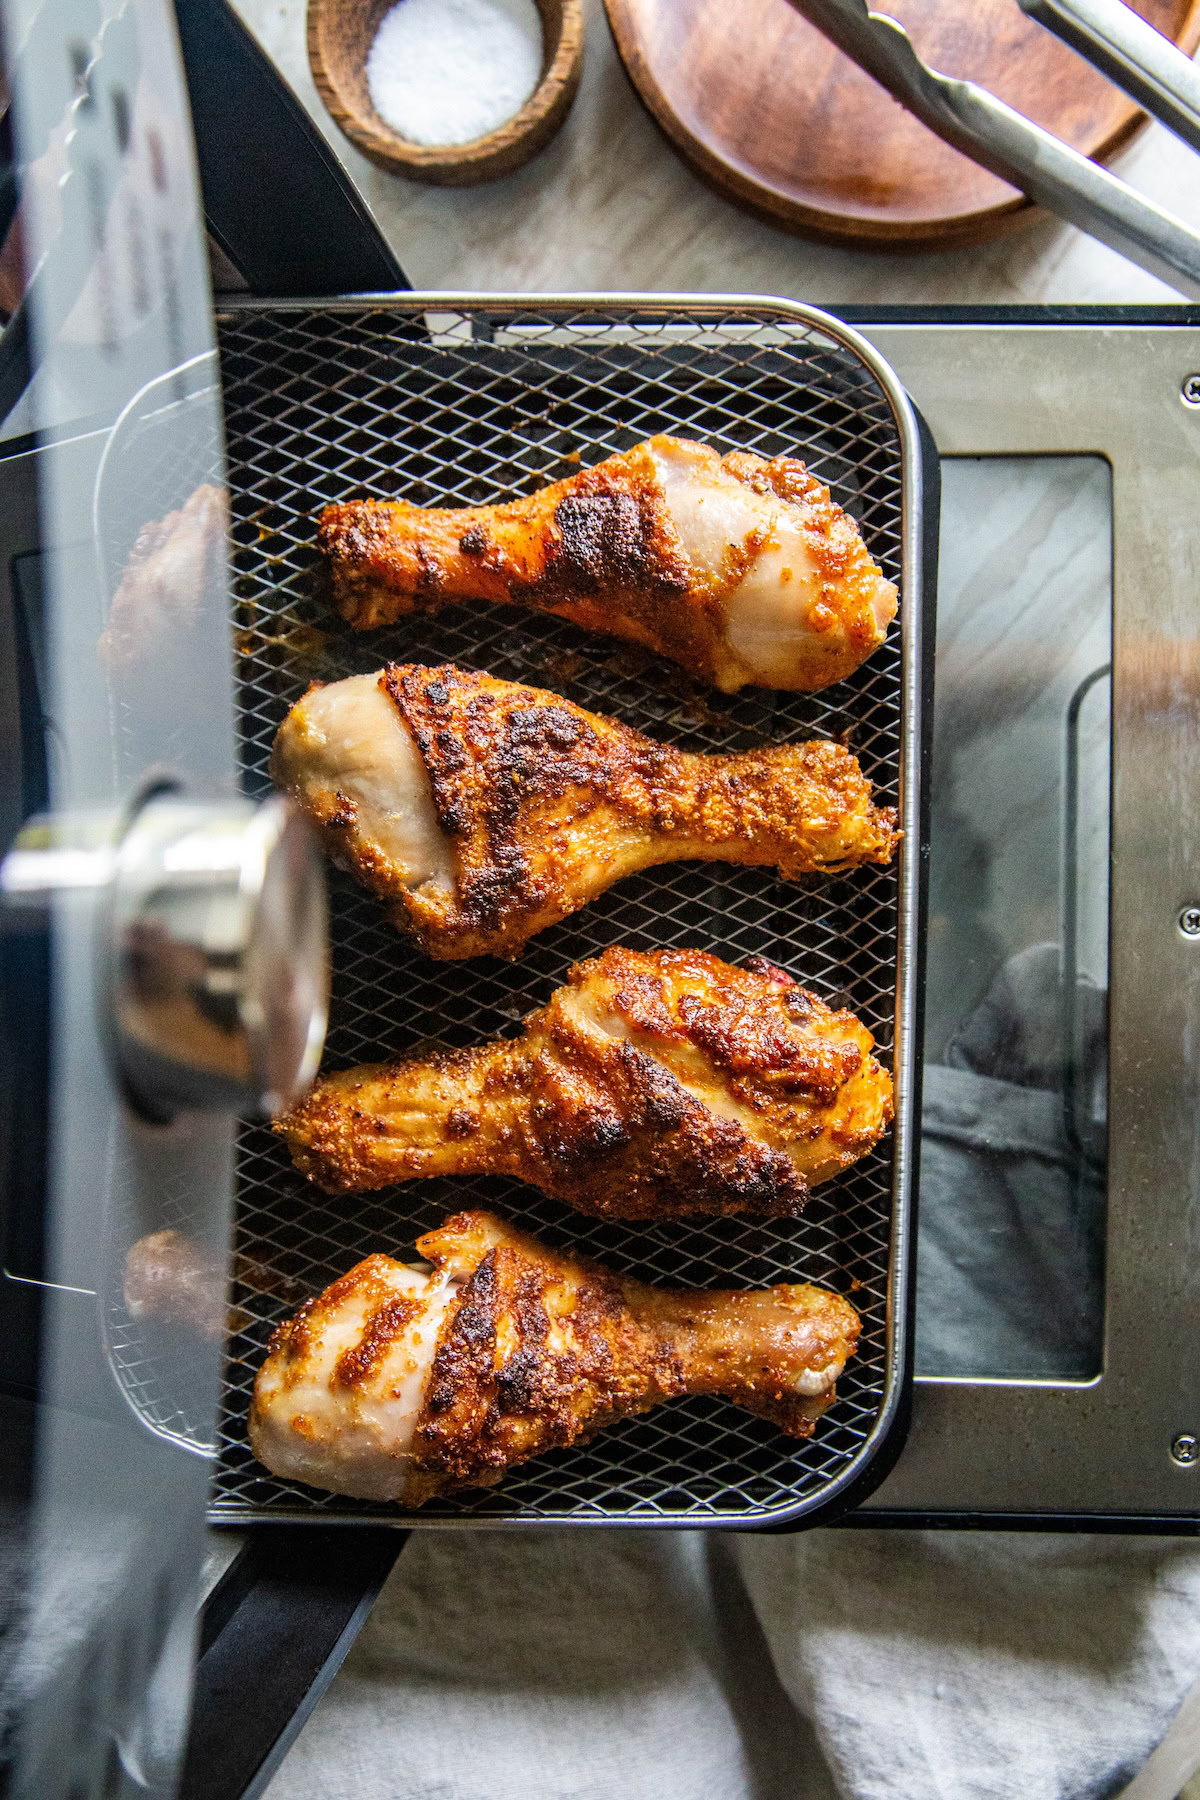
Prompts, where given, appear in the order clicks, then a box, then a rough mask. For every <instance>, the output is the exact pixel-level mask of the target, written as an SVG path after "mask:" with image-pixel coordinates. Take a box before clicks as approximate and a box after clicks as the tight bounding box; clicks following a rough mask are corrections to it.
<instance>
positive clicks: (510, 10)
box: [367, 0, 542, 144]
mask: <svg viewBox="0 0 1200 1800" xmlns="http://www.w3.org/2000/svg"><path fill="white" fill-rule="evenodd" d="M541 73H542V21H541V18H540V16H539V14H538V10H537V7H536V6H535V5H534V3H533V0H397V4H396V5H395V6H393V7H392V8H391V10H390V11H389V12H387V13H385V14H384V17H383V20H382V21H381V23H380V26H379V29H378V30H377V32H376V33H375V41H374V43H373V44H372V45H371V49H370V53H369V55H368V57H367V90H368V92H369V93H370V96H371V103H372V105H373V106H374V108H375V111H376V112H377V113H378V114H379V117H380V118H381V119H382V120H383V122H384V124H385V125H390V126H391V127H392V130H393V131H397V132H399V134H400V136H401V137H402V138H407V140H408V141H409V143H412V144H469V143H472V142H474V141H475V139H477V138H481V137H486V136H488V134H489V133H490V132H493V131H495V130H496V129H497V127H498V126H500V125H503V124H504V123H505V122H506V120H508V119H511V118H512V117H513V116H514V115H515V114H516V113H519V112H520V110H521V108H522V107H523V106H524V105H525V102H526V101H527V100H528V99H529V98H530V96H531V94H532V93H533V91H534V89H535V88H536V87H537V84H538V81H539V80H540V78H541Z"/></svg>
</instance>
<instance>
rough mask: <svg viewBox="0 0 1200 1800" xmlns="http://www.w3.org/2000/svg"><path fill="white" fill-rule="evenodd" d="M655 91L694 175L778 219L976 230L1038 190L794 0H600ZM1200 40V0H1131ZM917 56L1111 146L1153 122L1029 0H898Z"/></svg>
mask: <svg viewBox="0 0 1200 1800" xmlns="http://www.w3.org/2000/svg"><path fill="white" fill-rule="evenodd" d="M604 4H605V7H606V10H607V12H608V21H609V24H610V26H611V27H612V33H613V37H614V38H615V39H616V43H617V49H618V50H619V51H620V54H621V58H622V60H623V62H624V64H625V67H626V69H627V71H628V73H629V76H630V78H631V80H632V81H633V84H634V86H635V88H636V89H637V91H638V94H639V95H640V97H641V99H642V101H643V102H644V104H645V105H646V106H647V108H648V109H649V111H650V112H651V114H652V115H653V117H654V118H655V119H656V120H657V122H658V124H659V125H660V126H661V127H662V129H663V131H665V132H666V134H667V136H668V137H669V138H670V140H671V142H672V143H673V144H674V145H675V146H676V148H677V149H678V150H679V151H681V152H682V154H683V156H684V159H685V160H686V161H687V162H688V163H690V164H691V166H692V168H693V169H695V171H696V172H697V174H699V175H700V176H702V177H703V178H704V180H706V181H707V182H708V183H709V184H710V185H711V186H713V187H715V188H716V189H717V190H718V192H719V193H721V194H723V195H724V196H725V197H726V198H727V199H729V200H734V201H736V202H737V203H738V204H739V205H740V206H744V207H747V208H749V209H750V210H751V211H753V212H756V213H758V214H760V215H762V216H764V217H766V218H767V219H769V220H770V221H771V222H772V223H773V224H776V225H782V226H784V227H785V228H787V229H789V230H792V231H798V232H801V233H803V234H804V235H805V236H806V237H814V238H818V239H821V240H823V241H825V242H830V243H845V242H846V241H847V240H850V241H852V242H854V243H857V244H861V245H863V246H868V245H870V246H874V247H877V248H885V249H894V250H918V249H930V250H934V249H946V248H949V247H952V246H953V245H956V244H976V243H981V242H982V241H983V240H984V239H986V238H989V237H993V236H995V235H996V234H997V233H998V232H1001V231H1004V230H1007V229H1010V228H1011V227H1012V226H1013V225H1015V224H1020V223H1021V222H1022V221H1023V220H1025V219H1028V218H1030V217H1031V216H1035V213H1034V208H1033V207H1032V205H1031V203H1030V202H1029V201H1028V200H1027V199H1026V198H1025V197H1024V195H1023V194H1020V193H1018V192H1017V191H1016V189H1015V188H1011V187H1009V186H1008V185H1007V183H1005V182H1003V181H1001V180H999V179H998V177H997V176H995V175H990V174H989V173H988V172H987V171H986V170H985V169H981V168H979V167H978V166H977V165H976V164H975V163H973V162H971V161H970V160H969V159H968V158H967V157H965V156H962V155H960V153H959V152H958V151H957V150H952V149H951V148H950V146H949V145H948V144H944V143H942V141H941V139H940V138H937V137H935V136H934V135H933V133H932V132H930V131H928V130H927V129H926V128H925V126H924V125H922V124H920V123H919V121H918V120H916V119H914V118H913V117H912V115H911V114H910V113H906V112H905V111H904V109H903V107H902V106H900V105H899V103H898V102H897V101H895V100H893V99H892V97H891V95H890V94H886V93H885V92H884V90H883V89H882V88H881V87H879V86H878V85H877V83H876V82H874V81H872V80H871V78H870V76H869V75H864V74H863V73H862V72H861V70H860V69H858V68H857V67H856V66H855V64H853V63H852V62H850V61H849V59H848V58H847V57H845V56H843V55H842V53H841V52H840V51H839V50H835V49H834V47H833V45H832V44H830V43H829V41H828V39H827V38H824V37H822V35H821V33H820V32H819V31H817V29H816V28H815V26H812V25H810V24H809V23H808V21H807V20H806V19H803V18H802V17H801V16H800V14H799V13H798V12H797V11H796V10H795V9H794V8H793V7H792V6H791V5H790V4H789V0H735V3H734V4H732V5H731V4H730V0H604ZM1134 9H1135V11H1137V12H1139V13H1141V14H1142V16H1143V18H1146V19H1148V20H1149V21H1150V22H1151V24H1153V25H1155V26H1157V27H1158V29H1159V30H1160V31H1162V32H1164V33H1166V34H1167V35H1168V36H1170V37H1172V38H1174V40H1175V42H1176V43H1178V44H1179V45H1180V46H1181V47H1182V48H1183V49H1184V50H1186V51H1187V52H1188V54H1189V55H1190V54H1191V53H1192V51H1194V50H1195V48H1196V46H1197V43H1200V0H1135V8H1134ZM884 10H886V11H888V12H890V13H891V14H892V15H893V17H895V18H897V19H899V20H900V21H901V23H902V24H903V25H904V26H905V27H906V28H907V30H908V31H909V32H910V34H911V36H912V39H913V42H914V43H915V45H916V47H917V49H918V50H919V51H920V53H921V55H922V56H924V57H926V58H927V59H928V61H929V62H931V63H932V65H933V66H934V68H936V69H941V70H943V71H944V72H945V73H947V74H950V75H958V76H963V77H967V78H969V79H970V80H972V81H977V82H979V83H980V84H981V85H982V86H983V87H986V88H989V89H990V90H991V92H992V93H994V94H998V95H999V96H1000V98H1001V99H1003V100H1007V101H1008V103H1009V105H1010V106H1014V107H1016V109H1017V110H1018V112H1022V113H1024V114H1025V115H1026V116H1027V117H1028V118H1031V119H1034V120H1036V121H1037V123H1038V124H1039V125H1043V126H1045V127H1046V128H1047V130H1049V131H1053V132H1054V133H1055V134H1056V136H1058V137H1061V138H1064V139H1065V140H1066V142H1067V143H1069V144H1073V145H1074V146H1075V148H1076V149H1078V150H1081V151H1083V152H1084V154H1085V155H1087V156H1092V157H1096V158H1097V159H1099V160H1101V161H1103V160H1104V159H1106V158H1107V157H1109V156H1111V155H1112V154H1113V153H1114V151H1116V150H1118V149H1120V148H1121V146H1122V145H1124V144H1126V143H1128V142H1129V140H1130V138H1131V137H1132V136H1133V135H1134V133H1135V132H1136V131H1137V130H1138V128H1139V127H1140V126H1141V125H1142V124H1143V123H1144V122H1145V119H1144V115H1143V114H1142V113H1140V112H1139V111H1138V110H1137V108H1136V107H1135V106H1134V105H1133V103H1132V102H1131V101H1130V100H1127V99H1126V98H1125V96H1124V95H1123V94H1122V93H1121V92H1120V90H1119V89H1118V88H1115V87H1113V86H1112V84H1111V83H1110V82H1108V81H1106V80H1105V79H1104V77H1103V76H1102V75H1098V74H1097V73H1096V71H1095V70H1094V69H1092V68H1090V67H1089V66H1088V64H1087V63H1085V62H1084V61H1083V59H1082V58H1081V57H1079V56H1077V55H1076V54H1075V53H1074V51H1072V50H1068V49H1067V48H1066V46H1065V45H1063V44H1060V43H1059V42H1058V40H1057V38H1054V37H1051V35H1050V33H1049V32H1048V31H1045V30H1044V29H1043V28H1042V27H1041V26H1039V25H1035V24H1032V23H1031V22H1030V21H1029V20H1027V19H1026V18H1025V16H1024V14H1023V13H1022V12H1021V11H1020V10H1019V8H1018V6H1017V4H1016V0H887V4H886V7H885V8H884Z"/></svg>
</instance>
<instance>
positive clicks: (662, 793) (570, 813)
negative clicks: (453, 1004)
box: [271, 663, 897, 958]
mask: <svg viewBox="0 0 1200 1800" xmlns="http://www.w3.org/2000/svg"><path fill="white" fill-rule="evenodd" d="M271 769H272V774H273V776H274V778H275V781H276V782H277V784H278V785H279V786H280V787H281V788H283V789H285V790H286V791H287V792H288V793H290V794H291V795H292V796H293V797H294V798H295V799H296V800H298V801H299V802H300V804H301V805H302V806H303V807H304V809H305V811H306V812H307V813H308V815H309V817H310V818H312V819H313V820H314V821H315V822H316V823H317V824H318V825H319V826H321V827H322V829H323V832H324V836H325V839H326V842H327V843H328V845H329V847H330V850H331V852H332V855H333V857H334V860H335V861H337V862H340V863H343V864H346V865H349V867H350V868H352V869H353V870H354V871H355V873H356V874H357V875H358V876H359V878H360V879H361V880H362V881H363V882H364V883H365V884H366V885H367V886H368V887H369V888H371V889H373V890H374V892H375V893H377V894H378V895H379V896H380V898H381V899H383V900H385V901H387V902H388V903H389V906H390V912H391V917H392V919H393V921H394V922H395V923H396V924H397V925H398V926H400V927H401V929H406V930H408V931H409V932H410V933H411V934H412V935H413V936H414V937H415V938H416V939H417V941H418V943H419V944H420V945H421V947H422V949H424V950H425V951H426V952H427V953H428V954H429V955H430V956H436V957H443V958H450V957H463V956H483V955H488V954H490V955H493V956H513V955H515V954H516V953H517V951H519V950H520V948H521V946H522V945H523V944H524V943H525V942H526V941H527V939H529V938H530V937H532V936H533V934H534V932H536V931H541V930H543V929H544V927H545V926H547V925H553V924H555V923H556V922H557V921H558V920H559V919H563V918H565V917H566V916H567V914H568V913H571V912H574V911H575V910H576V908H578V907H580V906H584V905H586V904H587V902H588V901H589V900H593V899H595V897H596V895H597V894H600V893H602V892H603V891H604V889H605V888H607V887H610V886H611V885H612V884H613V882H615V881H619V880H620V879H621V878H622V876H625V875H629V874H632V873H633V872H634V871H635V870H637V869H644V868H647V867H649V866H651V865H653V864H655V863H663V862H674V861H682V860H684V859H687V858H691V857H703V858H707V859H713V860H720V861H722V862H739V863H752V864H767V865H771V864H774V865H775V866H777V867H778V869H779V871H780V873H781V874H782V875H784V876H795V875H799V874H801V873H803V872H805V871H806V870H810V869H844V868H847V867H849V866H851V865H852V864H855V863H863V862H877V863H885V862H887V861H888V860H889V859H890V857H891V855H892V851H893V848H894V845H895V842H896V835H897V834H896V830H895V822H896V815H895V813H894V812H892V811H890V810H888V809H881V808H878V807H876V806H874V805H873V804H872V801H871V788H870V783H869V782H868V781H867V780H866V778H865V776H864V775H863V773H862V771H861V769H860V768H859V766H858V763H857V762H856V761H855V759H854V757H853V756H851V754H850V752H849V751H848V750H845V749H843V748H842V746H841V745H840V744H834V743H822V742H816V743H809V744H785V745H781V746H779V747H777V748H775V749H770V750H755V751H749V752H745V753H743V754H741V755H721V756H695V755H688V754H686V753H684V752H683V751H679V750H673V749H671V748H669V747H668V746H667V745H665V744H658V743H655V742H654V741H653V740H652V739H650V738H646V737H643V736H642V735H641V733H640V732H637V731H633V730H631V729H630V728H629V726H627V725H621V724H618V723H617V721H616V720H613V719H604V718H601V717H600V716H599V715H598V714H596V713H589V712H584V711H583V709H582V708H581V707H578V706H573V705H572V704H571V703H570V701H568V700H560V699H559V698H558V696H557V695H555V694H548V693H545V692H543V691H542V690H541V689H539V688H527V687H519V686H517V685H516V684H515V683H513V682H509V681H497V680H495V679H493V677H491V676H490V675H480V674H476V673H474V672H473V671H471V670H467V669H456V668H455V667H454V666H453V665H447V666H446V667H444V668H438V669H426V668H422V667H420V665H418V664H412V663H410V664H406V665H403V666H401V665H397V664H395V663H390V664H389V665H388V667H387V668H386V669H384V670H383V671H382V673H380V674H379V675H352V676H350V677H349V679H348V680H345V681H336V682H333V683H332V684H331V685H330V686H328V687H314V688H311V689H310V690H309V692H308V693H307V694H306V695H305V696H304V698H303V699H302V700H300V701H298V702H297V704H296V705H295V706H293V708H292V710H291V712H290V713H289V714H288V716H287V718H286V719H285V720H284V722H283V724H282V725H281V727H280V729H279V734H278V736H277V738H276V740H275V749H274V753H273V756H272V762H271Z"/></svg>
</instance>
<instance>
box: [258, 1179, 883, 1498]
mask: <svg viewBox="0 0 1200 1800" xmlns="http://www.w3.org/2000/svg"><path fill="white" fill-rule="evenodd" d="M417 1250H418V1252H419V1254H420V1255H421V1256H422V1257H423V1258H424V1259H425V1261H426V1268H425V1269H424V1270H421V1269H418V1268H413V1267H409V1266H407V1265H405V1264H403V1263H399V1262H397V1261H395V1260H394V1259H393V1258H391V1257H389V1256H383V1255H374V1256H369V1257H367V1258H366V1259H365V1260H364V1261H363V1262H360V1263H359V1264H357V1265H356V1267H354V1268H353V1269H351V1270H350V1271H349V1272H348V1273H347V1274H345V1275H343V1276H341V1277H340V1278H339V1279H338V1280H337V1281H335V1282H334V1283H333V1284H332V1285H331V1286H330V1287H328V1288H327V1289H326V1290H325V1292H324V1293H323V1294H321V1295H319V1296H317V1297H316V1298H314V1299H312V1300H309V1301H306V1302H305V1304H304V1305H303V1306H302V1307H301V1308H300V1310H299V1312H298V1313H297V1314H296V1315H295V1316H294V1317H293V1318H292V1319H291V1320H289V1321H287V1322H286V1323H285V1324H283V1325H282V1326H280V1328H279V1329H278V1331H277V1332H276V1333H275V1335H274V1337H273V1338H272V1340H271V1345H270V1351H269V1354H268V1356H267V1359H266V1361H265V1362H264V1364H263V1365H262V1367H261V1369H260V1370H259V1373H258V1378H257V1381H256V1383H255V1389H254V1399H253V1403H252V1407H251V1414H250V1439H251V1444H252V1446H253V1449H254V1453H255V1455H256V1456H257V1457H258V1459H259V1461H260V1462H262V1463H263V1464H264V1465H265V1466H266V1467H267V1468H268V1469H270V1470H272V1472H273V1473H275V1474H276V1475H279V1476H281V1477H283V1478H284V1479H286V1480H295V1481H303V1482H306V1483H308V1484H309V1485H311V1486H315V1487H320V1488H325V1489H331V1490H332V1491H333V1492H335V1493H344V1494H352V1495H357V1496H360V1497H363V1498H366V1499H375V1500H399V1501H401V1502H403V1503H404V1504H406V1505H408V1506H414V1507H415V1506H420V1505H422V1504H423V1503H424V1502H425V1501H427V1500H429V1499H431V1498H433V1497H434V1496H435V1495H437V1494H442V1493H447V1492H451V1491H454V1490H456V1489H461V1488H470V1487H481V1486H491V1485H493V1484H494V1483H496V1482H497V1481H499V1480H501V1479H502V1477H503V1476H504V1474H505V1472H506V1471H507V1470H508V1469H510V1468H512V1467H514V1466H515V1465H517V1464H520V1463H522V1462H525V1461H527V1460H528V1459H529V1458H530V1457H533V1456H537V1455H540V1454H541V1453H542V1452H543V1451H546V1450H551V1449H554V1448H559V1447H563V1446H566V1445H570V1444H573V1443H579V1442H585V1441H587V1440H588V1439H589V1438H591V1437H592V1436H593V1435H594V1434H595V1433H596V1432H598V1431H600V1430H602V1429H603V1428H604V1427H605V1426H606V1425H611V1424H613V1423H614V1422H615V1421H616V1420H618V1419H622V1418H628V1417H630V1416H631V1415H634V1414H637V1413H643V1412H646V1411H648V1410H649V1409H650V1408H651V1407H653V1406H656V1405H658V1404H659V1403H660V1402H662V1401H666V1400H672V1399H677V1398H680V1397H681V1396H683V1395H687V1394H715V1395H721V1396H723V1397H724V1398H726V1399H729V1400H732V1401H733V1402H734V1403H735V1404H736V1405H738V1406H741V1407H744V1408H746V1409H747V1410H748V1411H750V1412H752V1413H756V1414H758V1415H759V1416H760V1417H763V1418H765V1419H768V1420H770V1421H771V1423H773V1424H774V1425H775V1426H777V1427H778V1429H779V1430H780V1431H783V1432H785V1433H786V1434H788V1435H789V1436H792V1437H797V1438H803V1437H807V1436H808V1435H809V1434H810V1433H811V1432H812V1429H813V1423H814V1421H815V1420H816V1419H817V1418H818V1417H819V1416H820V1415H821V1413H823V1412H824V1411H825V1409H826V1407H827V1406H828V1405H829V1404H830V1402H831V1401H832V1400H833V1399H834V1397H835V1393H836V1386H835V1384H836V1381H837V1378H838V1376H839V1375H840V1374H841V1372H842V1369H843V1368H844V1366H845V1364H846V1361H847V1359H848V1358H849V1357H850V1356H851V1355H852V1354H853V1352H854V1350H855V1347H856V1344H857V1341H858V1335H859V1330H860V1322H859V1319H858V1315H857V1314H856V1313H855V1311H854V1309H853V1307H852V1306H850V1305H849V1303H848V1302H847V1301H845V1300H843V1299H842V1298H841V1297H840V1296H839V1295H837V1294H834V1293H830V1292H828V1291H827V1290H825V1289H822V1288H817V1287H811V1286H808V1285H802V1284H787V1285H782V1286H779V1287H774V1288H765V1289H749V1290H744V1291H729V1290H724V1291H722V1290H708V1289H705V1290H695V1291H687V1290H682V1289H665V1288H653V1287H648V1286H646V1285H645V1284H643V1283H642V1282H640V1281H636V1280H634V1279H632V1278H631V1277H628V1276H622V1275H618V1274H615V1273H614V1272H612V1271H610V1270H608V1269H605V1268H602V1267H601V1266H600V1265H599V1264H597V1263H593V1262H590V1261H588V1260H586V1259H585V1258H583V1257H580V1256H576V1255H574V1254H572V1253H569V1252H565V1251H559V1250H553V1249H550V1248H549V1247H547V1246H545V1245H543V1244H540V1243H539V1242H538V1241H537V1239H535V1238H533V1237H529V1236H527V1235H526V1234H524V1233H522V1232H519V1231H516V1230H514V1229H513V1227H511V1226H509V1225H507V1224H505V1223H504V1222H503V1221H502V1220H500V1219H498V1218H496V1217H495V1216H494V1215H492V1214H490V1213H486V1212H466V1213H459V1214H457V1215H455V1217H453V1218H451V1219H448V1220H446V1222H445V1223H444V1224H443V1225H442V1226H441V1227H440V1228H439V1229H437V1230H435V1231H431V1232H427V1233H426V1234H425V1236H424V1237H422V1238H420V1239H418V1241H417ZM428 1265H432V1268H429V1266H428Z"/></svg>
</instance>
